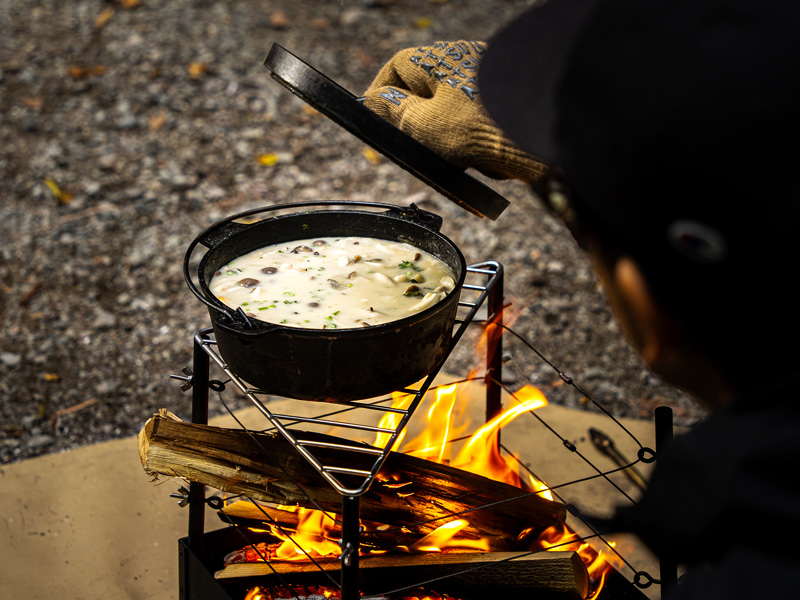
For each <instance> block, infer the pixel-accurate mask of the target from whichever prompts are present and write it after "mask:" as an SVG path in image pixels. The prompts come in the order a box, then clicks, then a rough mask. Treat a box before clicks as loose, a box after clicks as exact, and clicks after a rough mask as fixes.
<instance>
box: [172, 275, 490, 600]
mask: <svg viewBox="0 0 800 600" xmlns="http://www.w3.org/2000/svg"><path fill="white" fill-rule="evenodd" d="M467 274H468V275H470V274H471V275H475V276H479V277H480V276H485V277H486V278H487V281H486V283H485V284H484V285H474V284H467V285H464V286H463V288H464V289H466V290H470V291H473V292H477V293H478V297H477V298H476V299H475V300H474V301H471V302H470V301H466V300H463V299H462V300H461V301H460V302H459V307H463V308H465V309H466V310H467V313H466V315H465V316H463V317H461V318H458V319H456V323H457V326H456V328H455V331H454V334H453V338H452V340H451V343H450V347H449V349H448V352H447V356H449V355H450V353H451V352H452V350H453V348H454V347H455V345H456V344H457V343H458V341H459V340H460V339H461V337H462V336H463V334H464V332H465V331H466V328H467V326H469V325H470V323H473V322H476V321H475V316H476V315H477V313H478V311H479V310H480V308H481V306H482V305H483V304H484V302H486V300H487V299H488V300H489V307H488V318H487V319H486V322H495V323H497V322H498V320H499V319H501V318H502V314H501V313H502V306H503V267H502V265H501V264H500V263H498V262H495V261H486V262H483V263H479V264H476V265H470V266H469V267H467ZM212 335H213V334H212V330H211V329H210V328H208V329H202V330H200V331H198V332H197V333H196V334H195V337H194V359H193V365H192V366H193V373H192V376H191V380H190V381H191V386H192V388H193V389H192V422H193V423H200V424H206V423H207V422H208V392H209V384H210V381H209V372H210V364H211V363H210V361H211V360H213V361H214V363H215V364H216V365H217V366H218V367H220V368H221V369H222V371H223V372H224V373H225V374H226V375H227V376H228V377H230V379H231V381H232V382H233V383H234V385H236V387H237V388H238V389H239V390H240V391H241V392H242V393H243V394H244V395H245V396H247V398H248V399H249V400H250V401H251V402H252V403H253V404H254V405H255V406H256V408H257V409H258V410H259V412H261V413H262V414H263V415H264V416H265V417H266V418H267V420H268V421H269V422H270V423H271V424H272V426H273V427H274V428H275V429H277V430H278V431H279V432H280V433H281V435H283V437H284V438H285V439H286V440H287V441H288V442H289V443H290V444H292V446H293V447H294V448H295V449H296V450H297V452H298V453H299V454H300V455H301V456H303V457H304V458H305V459H306V460H307V461H308V462H309V463H310V464H311V465H312V466H313V467H314V468H315V469H316V470H317V471H318V472H319V473H320V474H321V475H322V476H323V477H324V478H325V480H326V481H328V483H330V484H331V486H332V487H333V488H334V489H336V490H337V491H338V492H339V493H340V494H341V495H342V539H341V546H342V554H341V556H340V557H339V558H340V560H341V561H342V569H341V598H342V600H358V598H360V592H359V583H358V577H359V573H358V569H359V556H358V552H359V537H360V527H361V526H360V524H359V509H360V496H361V495H362V494H364V493H365V492H366V491H367V490H368V489H369V486H370V485H371V484H372V482H373V481H374V479H375V476H376V475H377V474H378V471H379V470H380V468H381V467H382V466H383V463H384V462H385V461H386V459H387V458H388V456H389V452H390V451H391V448H392V447H393V446H394V443H395V441H396V440H397V438H398V436H399V435H400V434H401V433H402V431H403V430H404V429H405V427H406V425H407V424H408V421H409V420H410V418H411V416H412V415H413V414H414V411H415V410H416V408H417V406H418V405H419V403H420V402H421V400H422V398H423V396H424V395H425V393H426V392H427V391H428V389H429V388H430V386H431V384H432V383H433V380H434V379H435V377H436V376H437V375H438V373H439V370H440V368H441V365H440V366H439V367H437V368H436V369H435V370H434V371H433V372H431V373H430V374H429V375H428V376H427V377H426V379H425V380H424V382H423V384H422V385H421V386H420V388H419V389H417V390H413V389H404V390H400V391H403V392H406V393H409V394H414V399H413V400H412V402H411V404H410V405H409V407H408V408H406V409H399V408H393V407H389V406H381V405H379V404H375V403H362V402H357V401H353V402H348V403H344V404H343V405H344V406H350V407H351V408H361V409H367V410H377V411H382V412H385V413H395V414H399V415H402V416H401V419H400V421H399V423H398V424H397V426H396V427H395V428H394V429H389V428H386V427H374V426H369V425H361V424H358V423H347V422H341V421H332V420H329V419H323V418H311V417H302V416H298V415H285V414H275V413H272V412H271V411H270V410H269V409H267V407H266V406H264V404H263V402H261V400H260V399H259V398H258V394H262V395H265V393H264V392H261V391H260V390H257V389H254V388H250V387H248V386H247V385H246V384H245V383H244V382H243V381H242V380H241V379H239V377H237V376H236V374H235V373H233V372H232V371H231V370H230V369H229V368H228V366H227V365H226V364H225V361H224V360H223V359H222V357H221V356H220V355H219V353H217V352H216V349H215V347H216V340H214V339H213V337H211V336H212ZM496 335H497V336H498V339H497V340H495V343H494V345H491V344H490V345H489V350H487V359H486V360H487V362H486V365H487V371H488V370H489V369H491V373H488V372H487V377H486V388H487V391H486V393H487V413H486V414H487V420H488V418H490V417H489V415H490V413H492V412H494V411H495V410H497V409H498V408H499V406H495V407H494V408H492V409H491V410H490V408H489V406H488V403H489V402H490V398H498V399H499V397H500V391H501V386H500V383H499V382H500V378H501V373H500V370H501V368H502V361H501V360H500V350H499V328H498V332H497V334H496ZM491 348H494V349H495V352H494V355H491V354H492V353H491ZM443 362H444V361H443ZM495 404H496V402H495ZM284 420H286V421H292V422H293V423H311V424H316V425H326V426H335V427H346V428H351V429H357V430H362V431H372V432H379V433H386V434H389V439H388V441H387V442H386V443H385V444H384V446H383V448H375V447H373V446H364V445H352V446H351V445H348V444H336V443H329V442H319V441H314V440H302V439H298V438H297V437H296V436H295V435H294V434H293V433H292V432H291V431H290V430H289V428H288V427H286V426H285V425H284V423H283V421H284ZM315 447H316V448H335V449H337V450H343V451H351V452H357V453H360V454H365V453H366V454H372V455H374V456H375V457H376V459H375V462H374V464H373V467H372V469H370V470H369V471H366V470H361V469H347V468H342V467H335V466H330V465H323V464H322V463H320V462H319V461H318V460H317V459H316V457H314V455H313V454H312V453H311V451H310V450H309V449H310V448H315ZM336 474H339V475H347V476H350V477H352V476H356V477H362V478H363V481H362V482H361V485H360V486H359V487H357V488H348V487H345V486H344V485H343V484H342V483H341V482H340V481H339V479H338V478H337V477H336ZM188 499H189V503H190V511H189V537H188V546H189V548H190V549H191V551H192V552H193V553H195V554H196V555H197V556H199V557H202V556H203V555H204V529H203V528H204V523H205V513H204V511H205V486H204V485H203V484H196V483H192V484H191V487H190V490H189V498H188ZM183 577H184V578H185V579H188V578H189V577H190V574H189V573H188V571H187V572H186V573H184V574H183ZM182 583H183V584H184V585H182V587H181V596H182V597H184V594H187V595H186V596H185V597H186V598H190V597H191V595H190V594H188V590H189V588H190V585H191V582H190V581H182Z"/></svg>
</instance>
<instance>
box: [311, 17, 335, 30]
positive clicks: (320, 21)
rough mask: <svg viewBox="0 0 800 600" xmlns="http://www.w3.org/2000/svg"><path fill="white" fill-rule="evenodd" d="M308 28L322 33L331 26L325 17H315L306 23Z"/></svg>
mask: <svg viewBox="0 0 800 600" xmlns="http://www.w3.org/2000/svg"><path fill="white" fill-rule="evenodd" d="M308 26H309V27H311V29H316V30H317V31H322V30H323V29H328V27H330V26H331V21H330V19H326V18H325V17H316V18H314V19H311V20H310V21H309V22H308Z"/></svg>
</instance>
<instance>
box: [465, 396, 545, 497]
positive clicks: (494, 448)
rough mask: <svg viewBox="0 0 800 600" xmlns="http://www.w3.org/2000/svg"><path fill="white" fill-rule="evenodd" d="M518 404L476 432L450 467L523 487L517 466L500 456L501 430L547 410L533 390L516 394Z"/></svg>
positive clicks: (512, 459)
mask: <svg viewBox="0 0 800 600" xmlns="http://www.w3.org/2000/svg"><path fill="white" fill-rule="evenodd" d="M515 398H516V400H517V402H518V404H517V405H516V406H512V407H511V408H509V409H508V410H506V411H505V412H503V413H501V414H499V415H497V416H496V417H495V418H493V419H492V420H491V421H489V422H488V423H486V424H485V425H484V426H483V427H481V428H480V429H478V431H476V432H475V433H474V434H473V435H472V437H471V438H470V439H469V441H467V443H466V444H465V445H464V447H463V448H462V449H461V451H460V452H459V453H458V456H457V457H456V459H455V461H453V463H452V466H454V467H456V468H459V469H463V470H465V471H469V472H470V473H476V474H479V475H484V476H486V477H490V478H492V479H495V480H497V481H502V482H504V483H508V484H510V485H515V486H517V487H525V486H524V485H523V484H522V480H521V479H520V477H519V462H518V461H517V460H516V459H514V458H513V457H506V456H503V455H502V454H501V453H500V448H499V444H498V435H499V433H500V429H501V428H502V427H504V426H506V425H508V424H509V423H511V421H513V420H514V419H516V418H517V417H518V416H520V415H521V414H524V413H526V412H530V411H532V410H536V409H537V408H542V407H543V406H547V400H546V399H545V397H544V395H542V393H541V392H540V391H539V390H537V389H536V388H535V387H533V386H525V387H524V388H522V389H521V390H520V391H519V392H517V393H516V394H515Z"/></svg>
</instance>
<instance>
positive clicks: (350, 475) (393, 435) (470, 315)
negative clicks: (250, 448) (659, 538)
mask: <svg viewBox="0 0 800 600" xmlns="http://www.w3.org/2000/svg"><path fill="white" fill-rule="evenodd" d="M475 278H478V279H482V281H479V282H478V283H474V282H473V279H475ZM498 280H500V283H499V285H498ZM496 285H498V287H499V288H500V289H502V266H501V265H499V264H498V263H495V262H493V261H487V262H484V263H480V264H477V265H471V266H470V267H468V280H467V283H466V284H465V286H464V288H465V290H469V292H471V293H472V294H473V295H474V296H475V298H474V299H472V300H464V299H463V296H462V302H461V303H460V306H461V307H462V309H463V310H462V313H461V315H460V318H459V319H458V322H457V326H456V328H455V331H454V334H453V340H452V346H451V350H452V348H453V347H455V345H456V344H457V343H458V341H459V339H460V338H461V337H462V334H463V333H464V332H465V330H466V328H467V327H468V326H469V325H470V324H471V323H475V322H478V323H480V322H485V321H486V319H485V318H484V319H480V318H477V315H478V313H479V311H481V310H482V309H485V308H486V307H485V306H484V305H485V303H486V300H487V297H488V296H489V294H490V293H491V292H492V290H493V288H494V286H496ZM486 312H487V315H486V316H489V317H491V311H489V310H487V311H486ZM498 324H499V325H500V326H501V327H504V329H506V330H507V332H510V333H511V334H512V335H516V334H515V333H514V332H513V331H512V330H511V329H509V328H508V327H505V326H503V325H502V323H498ZM520 339H521V340H522V342H523V343H525V344H526V345H528V346H529V348H530V349H531V350H532V351H533V352H535V353H536V354H538V355H539V357H540V358H541V359H542V360H543V361H544V362H546V363H547V364H549V365H550V366H551V367H552V368H553V369H554V371H555V372H556V373H557V374H558V377H559V379H560V380H561V381H562V382H563V383H564V384H566V385H568V386H572V387H574V388H575V390H576V391H577V392H578V393H580V394H581V395H582V396H583V397H584V398H585V399H586V400H587V401H589V402H591V403H593V404H594V405H596V406H597V407H598V409H600V410H601V411H602V412H604V413H605V414H606V415H607V416H608V417H609V418H610V419H612V420H614V421H615V422H616V423H617V424H618V425H619V426H620V427H621V428H622V430H623V431H625V433H626V434H627V435H628V436H630V438H631V439H633V440H634V441H635V442H636V444H637V445H638V448H639V452H638V454H637V458H636V460H634V461H630V462H628V463H625V464H623V463H621V462H619V461H617V465H618V466H617V467H616V468H615V469H611V470H608V469H605V470H604V469H601V468H598V467H596V466H595V465H594V464H592V462H591V460H589V459H587V458H586V457H583V456H582V455H581V452H580V450H579V449H578V448H577V447H575V445H574V444H573V443H572V442H571V441H570V440H568V439H566V438H564V437H562V436H561V435H560V434H559V433H558V432H557V431H555V430H553V429H552V428H551V427H550V426H549V425H547V424H546V423H542V424H543V425H544V427H546V428H547V429H549V430H550V431H551V433H553V434H554V435H555V436H556V437H557V438H558V439H559V440H560V442H561V443H562V445H563V446H564V447H565V448H567V449H568V450H569V451H571V452H573V453H574V454H575V455H577V456H579V457H581V458H582V459H583V460H584V461H585V462H586V463H587V464H588V465H589V466H590V467H591V468H592V469H593V471H594V472H593V473H592V474H591V475H589V476H588V477H586V478H585V479H584V480H588V479H605V480H607V481H608V482H609V483H610V484H611V485H612V486H614V487H615V488H616V489H617V490H618V491H619V492H620V494H621V495H622V496H624V497H625V498H627V499H628V500H630V501H631V502H632V501H634V500H633V499H632V498H631V497H630V496H629V495H628V494H627V493H626V492H625V491H624V490H622V489H621V488H620V487H619V486H618V484H617V483H615V482H614V481H612V480H611V479H610V476H611V475H613V474H614V473H616V472H623V473H626V474H630V473H631V472H632V470H633V467H634V465H636V464H639V463H647V462H652V461H653V460H654V458H655V453H654V452H653V451H652V450H651V449H650V448H647V447H645V446H644V445H642V444H641V443H640V442H639V441H638V440H637V439H636V437H635V436H634V435H633V433H631V432H629V431H627V429H625V427H624V426H623V425H622V424H621V423H619V421H617V420H616V419H614V417H613V416H612V415H610V414H608V413H607V412H606V411H605V409H603V407H602V406H601V405H600V404H599V403H597V402H596V401H595V400H594V399H593V398H592V397H591V396H590V395H589V394H587V393H586V392H585V391H584V390H583V389H581V388H580V387H579V386H578V385H577V384H576V383H575V382H574V381H573V380H572V378H571V377H570V376H568V375H567V374H566V373H563V372H561V371H560V370H559V369H558V368H557V367H556V366H555V365H552V364H551V363H550V362H549V361H548V360H547V358H546V357H545V356H544V355H542V354H541V353H539V352H538V350H536V348H534V347H533V346H532V345H530V344H529V343H528V342H527V341H526V340H524V339H522V338H520ZM195 343H196V345H199V346H200V347H201V348H202V350H203V351H204V352H205V354H207V355H208V357H209V358H210V359H211V360H212V361H213V362H214V363H215V364H216V365H217V366H218V367H219V368H220V369H222V371H223V372H224V373H225V374H226V376H227V377H228V378H229V381H230V382H231V383H233V384H234V385H235V386H236V388H237V389H238V390H239V391H240V392H241V393H242V394H243V395H244V396H246V397H247V399H248V400H249V401H250V402H251V403H252V404H253V405H254V406H255V407H256V408H257V409H258V412H259V413H261V415H263V417H265V418H266V421H267V423H268V424H269V425H268V427H269V428H271V429H273V430H275V431H277V432H279V433H280V434H281V436H282V437H283V438H284V439H285V440H286V441H287V442H288V443H289V444H291V446H292V447H293V448H294V449H295V450H296V451H297V452H298V453H299V454H300V455H301V456H302V457H304V458H305V459H306V461H307V462H308V463H309V464H310V465H311V466H312V467H313V468H314V469H315V470H316V471H317V472H318V473H319V474H320V475H321V476H322V477H323V478H324V479H325V480H326V481H327V482H328V483H329V484H330V485H331V486H332V487H333V489H335V490H336V491H337V492H338V493H339V494H341V495H342V496H343V497H344V498H353V497H357V496H359V495H362V494H364V493H365V492H366V491H367V490H368V489H369V487H370V485H371V484H372V482H373V481H374V479H375V477H376V475H377V474H378V472H379V471H380V469H381V466H382V465H383V464H384V461H385V460H386V458H387V456H388V454H389V452H390V451H391V449H392V448H393V447H394V445H395V443H396V441H397V439H398V437H399V436H400V434H401V432H403V430H404V429H405V427H406V425H407V424H408V422H409V420H410V418H411V417H412V415H413V414H414V412H415V411H416V410H417V409H418V408H419V406H420V403H421V401H422V399H423V398H424V397H425V395H426V393H428V392H429V390H431V388H432V386H433V381H434V378H435V377H436V375H437V373H438V370H439V369H437V370H436V371H435V372H433V373H431V374H430V375H429V376H428V377H427V378H426V379H425V380H424V381H422V382H421V383H420V384H418V386H414V387H412V388H408V389H404V390H399V391H398V393H401V394H407V395H410V396H412V397H413V399H412V401H411V403H410V404H408V405H407V406H406V407H405V408H397V407H396V406H391V405H389V404H388V402H386V401H385V400H369V401H352V402H348V403H345V404H343V405H342V404H337V405H336V409H335V410H330V409H329V412H328V413H326V414H323V415H318V416H313V417H309V416H307V415H305V414H299V413H290V412H275V411H274V410H272V409H271V407H270V406H269V402H266V401H265V400H264V397H265V396H266V394H265V393H264V392H261V391H260V390H258V389H254V388H251V387H249V386H248V385H247V384H246V383H245V382H243V381H242V380H241V379H240V378H238V377H237V376H236V374H234V373H232V372H231V371H230V370H229V369H228V368H227V366H226V365H225V363H224V360H223V359H222V358H221V357H220V356H219V354H218V353H217V352H216V348H215V342H214V340H213V337H212V336H211V334H210V330H202V331H200V332H198V334H197V335H196V338H195ZM499 379H500V378H499V374H497V377H496V378H495V377H494V376H493V375H492V374H491V373H489V372H488V370H487V376H486V377H485V379H484V381H485V382H486V383H487V388H488V387H493V388H495V391H497V390H499V389H501V388H503V386H502V383H501V381H500V380H499ZM226 383H227V382H226ZM223 387H224V386H223ZM505 391H506V393H509V394H510V395H511V396H512V397H513V393H511V392H510V391H509V390H505ZM220 399H222V398H221V394H220ZM487 402H488V397H487ZM223 403H224V401H223ZM306 404H308V403H306ZM313 404H317V403H313ZM323 406H325V407H326V408H328V407H330V405H323ZM226 408H227V406H226ZM365 412H366V413H378V414H387V413H392V414H394V415H397V416H399V421H395V425H393V426H391V427H384V426H376V425H374V424H369V423H366V422H363V420H361V419H358V418H355V417H354V416H353V415H355V414H356V413H365ZM343 414H344V415H347V416H346V417H345V418H344V419H342V415H343ZM530 414H532V415H533V416H534V418H537V419H539V418H538V417H537V416H536V415H535V413H530ZM234 418H235V417H234ZM372 420H373V421H374V418H373V419H372ZM539 420H540V421H541V419H539ZM308 426H312V427H315V426H316V427H322V428H328V429H330V428H332V427H335V428H344V429H348V430H352V431H354V432H357V433H359V434H363V433H368V434H380V435H379V437H380V438H381V439H382V440H383V442H382V443H381V444H379V445H368V444H363V443H357V442H353V443H349V442H347V441H345V442H344V443H339V442H338V441H337V442H336V443H331V442H328V441H319V440H318V439H315V438H314V437H313V436H311V437H309V436H307V435H306V432H305V428H307V427H308ZM298 427H302V428H304V429H303V430H300V429H298ZM500 447H501V448H502V449H503V450H504V451H505V452H506V453H508V454H512V453H511V451H510V450H509V449H508V448H506V447H505V446H504V445H501V446H500ZM331 449H333V450H336V451H337V452H338V451H341V452H345V453H347V452H353V453H358V454H359V455H362V456H363V455H366V456H368V457H370V458H371V460H372V466H371V468H363V469H351V468H347V467H342V466H337V465H333V464H327V463H326V462H325V461H324V459H321V458H320V457H319V456H318V451H320V450H331ZM361 462H362V464H363V461H361ZM520 464H521V465H522V467H523V468H524V469H528V467H526V466H525V465H524V463H520ZM528 470H529V469H528ZM529 472H530V473H531V474H532V475H535V474H534V473H532V471H530V470H529ZM343 479H346V481H347V482H345V481H344V480H343ZM354 479H355V480H357V483H356V484H355V485H353V483H352V482H353V480H354ZM574 483H577V482H575V481H570V482H565V483H561V484H556V485H554V486H551V488H550V491H551V492H552V493H553V494H554V495H555V497H556V499H558V500H562V498H561V497H560V495H559V491H560V489H561V488H564V487H568V486H570V485H573V484H574ZM454 516H458V515H454ZM577 516H578V517H579V518H580V517H581V515H580V514H579V513H577ZM331 518H332V519H334V520H336V522H337V524H339V525H342V523H341V522H340V521H338V520H337V517H336V516H335V515H334V516H331ZM265 520H267V519H265ZM584 525H586V528H585V529H584V532H583V533H582V534H581V535H582V537H581V538H580V540H579V541H582V542H585V541H588V540H594V541H598V540H599V541H600V542H601V543H605V544H606V545H607V547H608V551H609V552H610V553H616V554H617V562H618V563H622V564H623V566H624V568H625V569H626V570H628V571H630V573H632V576H631V580H632V581H626V583H629V584H630V587H631V588H633V587H636V588H648V587H650V586H651V585H652V584H653V583H658V582H659V580H658V579H655V578H654V577H652V576H651V575H649V573H648V572H647V571H646V570H639V569H636V568H635V567H634V565H632V564H630V563H629V562H627V560H626V559H625V557H624V556H622V555H620V554H619V553H618V552H616V550H615V549H614V548H613V546H612V545H610V544H608V543H607V542H606V541H605V540H604V538H603V535H602V533H601V532H599V531H598V530H597V529H595V528H594V526H593V524H592V523H591V522H585V523H584ZM342 529H343V530H344V529H345V527H342ZM586 532H588V533H586ZM573 541H574V540H573ZM556 549H558V547H557V546H556ZM526 554H527V553H523V554H520V556H525V555H526ZM344 555H345V552H343V554H342V557H340V558H343V557H344ZM312 562H313V559H312ZM331 581H332V583H333V584H334V587H338V586H337V585H336V582H334V581H333V580H331ZM424 583H426V582H416V583H415V584H414V585H420V584H424ZM397 591H398V590H392V593H393V592H397ZM400 591H402V590H400ZM342 597H344V594H343V596H342ZM351 597H352V596H351ZM640 597H641V596H640Z"/></svg>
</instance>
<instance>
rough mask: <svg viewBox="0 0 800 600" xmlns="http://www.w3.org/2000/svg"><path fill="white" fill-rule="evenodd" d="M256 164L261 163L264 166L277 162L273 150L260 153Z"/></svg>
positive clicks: (276, 156)
mask: <svg viewBox="0 0 800 600" xmlns="http://www.w3.org/2000/svg"><path fill="white" fill-rule="evenodd" d="M258 164H260V165H263V166H265V167H271V166H273V165H276V164H278V155H277V154H275V153H274V152H270V153H268V154H262V155H261V156H259V157H258Z"/></svg>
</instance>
